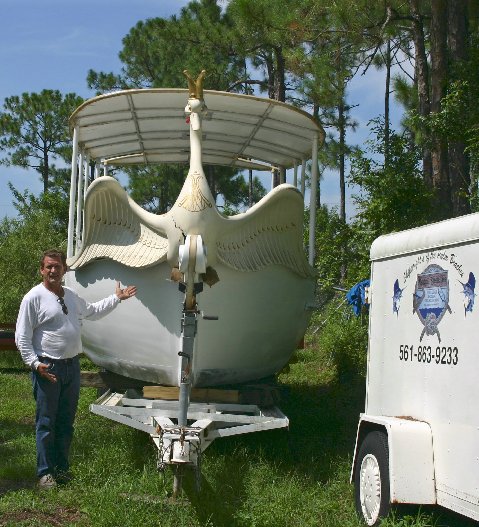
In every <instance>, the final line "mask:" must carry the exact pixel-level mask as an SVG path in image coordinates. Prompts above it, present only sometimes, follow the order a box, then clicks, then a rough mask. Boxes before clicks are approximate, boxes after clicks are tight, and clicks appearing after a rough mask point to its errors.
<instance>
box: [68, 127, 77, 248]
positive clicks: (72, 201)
mask: <svg viewBox="0 0 479 527" xmlns="http://www.w3.org/2000/svg"><path fill="white" fill-rule="evenodd" d="M77 157H78V126H75V128H74V129H73V153H72V171H71V179H70V208H69V211H68V241H67V258H71V257H72V256H73V233H74V229H75V196H76V184H77V161H78V160H77Z"/></svg>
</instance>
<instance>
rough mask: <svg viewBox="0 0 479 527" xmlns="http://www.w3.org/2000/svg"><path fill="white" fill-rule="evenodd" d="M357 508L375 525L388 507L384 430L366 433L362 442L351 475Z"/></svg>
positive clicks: (363, 516)
mask: <svg viewBox="0 0 479 527" xmlns="http://www.w3.org/2000/svg"><path fill="white" fill-rule="evenodd" d="M354 487H355V488H354V494H355V502H356V510H357V512H358V514H359V516H361V518H362V519H363V520H364V521H365V523H366V524H367V525H369V526H374V525H378V524H379V522H380V519H381V518H384V517H385V516H387V515H388V513H389V511H390V509H391V503H390V492H389V448H388V438H387V435H386V434H385V433H384V432H381V431H378V430H375V431H373V432H369V433H368V434H367V435H366V437H365V438H364V440H363V442H362V443H361V447H360V449H359V453H358V457H357V460H356V467H355V474H354Z"/></svg>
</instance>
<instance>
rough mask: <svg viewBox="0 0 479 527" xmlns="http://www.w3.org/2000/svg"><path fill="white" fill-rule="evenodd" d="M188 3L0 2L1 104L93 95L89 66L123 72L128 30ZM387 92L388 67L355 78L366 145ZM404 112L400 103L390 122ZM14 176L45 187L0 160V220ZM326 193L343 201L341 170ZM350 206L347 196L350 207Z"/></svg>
mask: <svg viewBox="0 0 479 527" xmlns="http://www.w3.org/2000/svg"><path fill="white" fill-rule="evenodd" d="M187 4H188V0H96V1H94V0H83V1H82V2H68V1H65V0H42V1H41V2H39V1H38V0H2V7H3V9H2V11H3V15H2V17H0V105H1V106H3V101H4V99H5V98H6V97H10V96H13V95H21V94H22V93H24V92H29V93H32V92H41V91H42V90H43V89H52V90H59V91H60V92H62V93H69V92H74V93H77V94H78V95H80V96H82V97H83V98H85V99H86V98H89V97H93V96H94V95H95V94H94V92H93V91H91V90H89V89H88V87H87V84H86V77H87V73H88V70H89V69H93V70H96V71H104V72H114V73H118V72H119V71H120V69H121V62H120V60H119V59H118V53H119V52H120V50H121V48H122V39H123V37H124V36H126V35H127V33H128V32H129V30H130V29H131V28H132V27H133V26H134V25H135V24H136V23H137V22H138V21H140V20H146V19H147V18H153V17H163V18H168V17H170V16H172V15H174V14H179V12H180V10H181V8H182V7H184V6H185V5H187ZM383 90H384V72H378V71H376V70H373V69H371V70H370V71H369V72H368V74H367V75H365V76H357V78H355V79H354V81H353V83H352V84H351V87H350V90H349V100H348V102H349V104H352V105H358V106H357V107H356V108H354V110H353V112H352V116H353V118H354V119H355V120H356V121H357V122H358V125H359V126H358V129H357V132H356V133H355V134H354V135H353V136H350V137H349V139H350V140H351V141H352V142H355V143H359V144H361V143H363V142H364V140H365V139H366V138H367V135H368V129H367V122H368V121H369V120H370V119H371V118H372V117H375V116H377V115H379V114H380V113H382V111H383V110H382V105H383ZM399 114H400V112H399V109H398V108H395V109H394V110H393V119H392V120H393V124H397V123H395V120H396V121H397V120H398V119H399ZM9 181H10V182H11V183H12V184H13V185H14V186H15V188H17V189H18V190H20V191H23V190H25V189H29V190H30V191H31V192H32V193H34V194H36V195H38V194H39V193H40V192H41V190H42V184H41V182H40V179H39V177H38V176H37V174H36V173H33V174H32V172H31V171H28V170H25V169H21V168H17V167H4V166H0V219H1V218H3V217H5V216H15V215H16V211H15V209H14V207H13V205H12V194H11V192H10V190H9V188H8V182H9ZM262 182H263V184H264V185H265V186H267V185H268V184H269V182H267V181H266V180H262ZM288 182H290V181H288ZM321 198H322V202H323V203H326V204H327V205H328V206H330V207H332V206H338V205H339V183H338V175H337V173H328V174H325V176H324V177H323V181H322V184H321ZM351 206H352V204H351V198H350V196H348V202H347V208H349V209H351ZM349 213H350V214H351V211H349Z"/></svg>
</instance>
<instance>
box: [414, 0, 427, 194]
mask: <svg viewBox="0 0 479 527" xmlns="http://www.w3.org/2000/svg"><path fill="white" fill-rule="evenodd" d="M409 9H410V11H411V16H412V19H413V25H412V36H413V41H414V55H415V56H414V59H415V61H414V62H415V78H416V82H417V94H418V112H419V115H420V116H421V117H427V116H429V113H430V112H431V104H430V99H429V66H428V63H427V55H426V46H425V38H424V24H423V19H422V15H421V13H420V11H419V7H418V0H409ZM422 167H423V177H424V181H425V183H426V185H428V186H429V187H431V186H432V161H431V150H430V149H429V147H423V151H422Z"/></svg>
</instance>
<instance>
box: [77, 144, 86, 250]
mask: <svg viewBox="0 0 479 527" xmlns="http://www.w3.org/2000/svg"><path fill="white" fill-rule="evenodd" d="M84 172H85V156H84V153H83V150H81V151H80V157H79V161H78V196H77V219H76V229H75V251H79V250H80V245H81V231H82V226H81V223H82V221H81V220H82V210H83V177H84V176H83V174H84Z"/></svg>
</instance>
